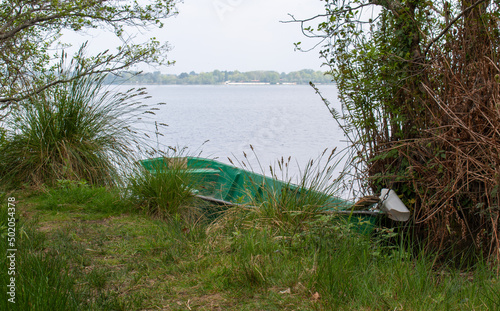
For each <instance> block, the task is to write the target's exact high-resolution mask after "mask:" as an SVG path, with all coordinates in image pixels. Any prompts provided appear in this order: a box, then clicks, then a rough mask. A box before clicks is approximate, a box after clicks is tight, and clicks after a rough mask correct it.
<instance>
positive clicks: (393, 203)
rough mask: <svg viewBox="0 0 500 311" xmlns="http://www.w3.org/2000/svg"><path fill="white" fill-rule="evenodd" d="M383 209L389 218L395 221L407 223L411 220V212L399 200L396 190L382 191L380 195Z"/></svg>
mask: <svg viewBox="0 0 500 311" xmlns="http://www.w3.org/2000/svg"><path fill="white" fill-rule="evenodd" d="M380 202H381V206H382V207H381V209H382V211H383V212H385V213H387V216H388V217H389V218H390V219H392V220H395V221H407V220H408V219H410V211H409V210H408V208H406V206H405V205H404V203H403V202H401V200H400V199H399V197H398V195H397V194H396V192H395V191H394V190H389V189H382V192H381V194H380Z"/></svg>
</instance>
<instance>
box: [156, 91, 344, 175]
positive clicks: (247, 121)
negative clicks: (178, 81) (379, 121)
mask: <svg viewBox="0 0 500 311" xmlns="http://www.w3.org/2000/svg"><path fill="white" fill-rule="evenodd" d="M147 90H148V93H149V94H150V95H151V96H152V98H151V99H149V101H148V102H149V103H156V102H165V103H166V105H164V106H161V110H160V111H158V112H157V115H156V119H157V120H158V121H159V122H164V123H166V124H168V127H167V128H166V129H165V130H164V131H163V134H164V135H165V136H163V137H160V138H159V143H160V144H161V145H164V146H177V147H188V150H190V153H191V154H198V153H199V152H201V156H204V157H208V158H216V159H217V160H219V161H221V162H225V163H228V157H230V158H232V159H233V160H234V159H235V158H236V159H238V160H240V161H243V160H244V161H246V160H245V159H244V156H243V152H245V153H246V154H247V155H248V156H249V158H250V160H249V162H250V164H251V165H252V166H254V168H255V169H256V170H259V169H258V164H257V159H256V158H255V156H253V154H252V151H251V149H250V145H252V146H253V147H254V149H255V151H256V154H257V158H258V160H259V161H260V163H261V164H262V166H263V167H265V168H267V167H269V165H274V163H275V162H276V160H278V159H281V157H284V158H285V159H287V158H288V157H289V156H291V157H292V163H293V166H292V167H291V168H290V172H289V173H291V174H292V175H295V174H297V173H298V171H299V168H303V167H305V165H306V163H307V162H308V161H309V160H310V159H315V158H317V157H318V156H319V155H320V154H321V152H322V151H323V150H324V149H325V148H329V149H332V148H335V147H339V149H342V148H343V147H345V142H344V140H345V138H344V136H343V134H342V132H341V130H340V129H339V128H338V126H337V125H336V122H335V121H334V120H333V118H332V117H331V115H330V113H329V111H328V109H327V108H326V106H325V105H324V104H323V102H322V101H321V99H320V97H319V96H318V95H317V94H315V92H314V90H313V89H312V88H311V87H310V86H306V85H216V86H213V85H211V86H200V85H195V86H171V85H169V86H151V85H150V86H147ZM320 90H321V92H322V93H323V95H324V96H325V97H327V98H328V99H329V100H330V102H332V104H333V105H334V106H337V107H338V108H340V104H339V102H338V100H337V91H336V88H335V86H334V85H322V86H320ZM247 162H248V161H247Z"/></svg>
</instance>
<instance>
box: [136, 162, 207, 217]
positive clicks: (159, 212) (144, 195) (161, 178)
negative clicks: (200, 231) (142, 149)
mask: <svg viewBox="0 0 500 311" xmlns="http://www.w3.org/2000/svg"><path fill="white" fill-rule="evenodd" d="M164 159H165V161H158V162H155V163H154V164H151V165H153V167H151V169H152V170H147V169H145V168H144V167H142V166H141V165H137V166H136V167H135V170H134V171H133V172H132V173H131V174H130V176H129V178H128V185H127V195H128V197H129V200H130V201H131V202H132V203H133V204H134V205H136V206H138V207H139V208H141V209H142V210H144V211H146V212H147V213H148V214H149V215H152V216H154V217H158V218H163V219H182V220H183V221H185V222H186V223H195V222H196V221H198V220H200V219H201V218H203V213H202V211H201V209H200V208H198V206H199V205H200V204H201V203H200V202H199V200H197V199H196V197H195V195H194V189H195V188H196V184H197V180H196V178H194V176H193V175H192V174H189V172H187V171H186V170H185V165H186V164H185V162H184V160H183V158H182V157H180V154H179V153H178V154H177V157H168V156H165V157H164Z"/></svg>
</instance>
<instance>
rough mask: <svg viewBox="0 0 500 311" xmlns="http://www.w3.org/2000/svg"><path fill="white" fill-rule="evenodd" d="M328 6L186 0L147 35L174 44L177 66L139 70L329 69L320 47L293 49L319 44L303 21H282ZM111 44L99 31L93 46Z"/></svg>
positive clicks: (302, 0) (284, 0) (311, 1)
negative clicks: (305, 32)
mask: <svg viewBox="0 0 500 311" xmlns="http://www.w3.org/2000/svg"><path fill="white" fill-rule="evenodd" d="M323 4H324V2H321V1H320V0H185V1H184V3H181V4H179V6H178V8H179V15H178V16H176V17H173V18H170V19H167V20H166V21H165V27H164V28H162V29H160V30H152V31H150V32H147V33H144V34H143V35H144V36H147V37H156V38H157V39H159V40H160V41H162V42H164V41H168V42H169V43H170V44H171V45H172V47H173V49H172V51H171V52H170V54H169V60H175V61H176V64H175V66H172V67H162V68H149V67H148V66H141V68H140V69H142V70H146V71H154V70H160V71H162V72H163V73H175V74H179V73H181V72H190V71H195V72H208V71H212V70H215V69H219V70H239V71H250V70H275V71H278V72H290V71H295V70H301V69H314V70H326V68H321V67H320V66H321V63H322V60H321V59H320V58H319V54H318V51H317V50H316V51H312V52H308V53H303V52H295V51H294V45H293V43H294V42H298V41H302V42H303V44H306V46H312V45H314V43H315V41H311V40H309V41H308V40H307V38H305V37H304V36H303V35H302V33H301V31H300V25H299V24H295V23H293V24H283V23H280V21H284V20H289V19H290V17H289V16H288V15H287V14H288V13H290V14H293V15H295V17H297V18H308V17H312V16H314V15H316V14H321V13H323V10H324V8H323ZM73 36H74V34H73ZM87 39H88V38H85V40H87ZM71 40H75V39H74V38H70V41H71ZM108 42H113V40H110V37H108V36H106V35H101V34H99V35H97V36H95V35H94V38H93V39H91V42H90V44H91V45H92V50H94V49H96V48H98V49H101V50H102V49H104V47H105V46H106V45H107V44H108ZM94 51H96V50H94Z"/></svg>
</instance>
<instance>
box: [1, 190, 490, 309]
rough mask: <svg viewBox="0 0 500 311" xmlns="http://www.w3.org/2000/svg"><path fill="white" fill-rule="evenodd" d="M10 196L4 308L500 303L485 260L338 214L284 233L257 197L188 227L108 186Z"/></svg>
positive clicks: (442, 306)
mask: <svg viewBox="0 0 500 311" xmlns="http://www.w3.org/2000/svg"><path fill="white" fill-rule="evenodd" d="M10 195H14V196H16V198H17V199H18V203H17V215H18V218H19V222H18V223H17V228H18V231H17V232H18V236H17V243H18V245H17V248H18V249H19V251H18V254H17V255H18V259H19V261H18V262H17V271H18V273H19V274H18V278H17V287H16V289H17V299H18V304H16V306H13V305H12V304H8V303H7V302H6V301H7V297H6V292H5V291H1V293H0V309H2V310H158V309H159V310H186V309H188V310H189V309H191V310H496V309H499V308H500V305H499V303H498V301H499V299H498V298H499V295H498V292H500V282H499V281H498V278H497V275H496V274H495V273H493V272H492V271H491V270H490V269H489V268H488V265H487V264H478V265H477V266H476V267H475V268H474V269H473V270H468V271H461V270H457V269H455V268H453V267H451V266H446V265H441V266H439V267H438V266H435V265H433V262H434V260H433V259H434V258H433V257H432V255H429V254H420V255H419V256H411V255H410V254H409V253H408V252H406V251H405V250H404V247H402V246H399V245H398V246H394V245H390V244H389V243H388V242H386V243H378V242H377V241H379V240H381V239H382V240H383V239H384V238H385V239H386V240H387V241H389V240H390V238H391V237H392V236H389V235H384V234H381V235H379V236H378V237H377V238H376V239H375V238H374V237H370V236H364V235H360V234H358V233H357V232H356V231H355V230H354V228H353V227H352V225H349V223H346V222H344V221H342V219H339V218H336V217H335V216H331V215H329V216H326V215H318V216H315V217H311V218H310V219H308V220H304V226H303V227H302V228H303V229H302V230H300V231H299V232H297V233H296V234H294V235H288V236H285V235H283V232H284V231H280V230H277V227H276V226H273V225H272V222H269V221H256V220H257V219H256V218H255V214H254V213H255V212H254V211H252V208H250V207H247V208H245V207H241V208H239V209H229V210H227V211H226V213H225V214H224V215H222V216H221V217H220V218H219V219H218V220H217V221H216V222H213V223H207V222H196V223H191V225H190V226H186V221H183V220H181V219H178V218H175V217H174V218H171V219H169V221H163V220H161V219H158V218H152V217H151V216H150V215H149V214H148V213H145V212H144V211H141V210H137V209H136V208H131V207H133V205H131V204H130V202H128V201H127V200H125V199H124V198H123V196H122V195H121V193H119V192H115V191H113V190H110V189H106V188H99V187H90V186H88V185H80V184H78V185H75V184H74V183H71V185H67V184H64V185H60V186H59V187H56V188H51V189H49V190H45V191H40V190H38V191H32V192H27V191H24V192H18V193H12V194H10ZM2 202H3V203H2V207H1V208H2V210H1V216H0V217H2V218H1V220H2V225H0V226H2V230H3V231H2V232H1V233H2V237H5V228H6V226H5V221H6V216H5V215H6V211H5V209H6V204H5V203H6V197H4V198H2ZM250 219H253V221H248V220H250ZM0 247H1V250H0V251H1V252H2V253H3V254H5V251H6V243H5V242H2V243H1V244H0ZM0 260H1V261H2V266H3V267H5V266H6V264H7V262H6V257H5V256H3V257H2V258H0ZM0 274H1V277H2V279H4V280H5V279H6V278H7V276H6V269H2V270H1V271H0Z"/></svg>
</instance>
